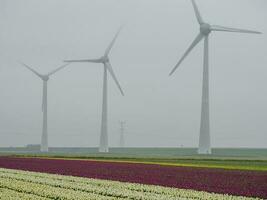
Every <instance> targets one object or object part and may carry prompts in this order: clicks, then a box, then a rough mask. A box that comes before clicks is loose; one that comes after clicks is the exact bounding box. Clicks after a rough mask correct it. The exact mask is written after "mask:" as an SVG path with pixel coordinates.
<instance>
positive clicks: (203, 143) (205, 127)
mask: <svg viewBox="0 0 267 200" xmlns="http://www.w3.org/2000/svg"><path fill="white" fill-rule="evenodd" d="M191 1H192V4H193V7H194V11H195V15H196V18H197V21H198V23H199V25H200V32H199V34H198V35H197V37H196V38H195V39H194V41H193V43H192V44H191V45H190V47H189V48H188V49H187V50H186V52H185V53H184V54H183V56H182V58H181V59H180V60H179V62H178V63H177V65H176V66H175V67H174V68H173V70H172V71H171V73H170V75H172V74H173V73H174V71H175V70H176V69H177V68H178V67H179V65H180V64H181V63H182V62H183V60H184V59H185V58H186V57H187V55H188V54H189V53H190V52H191V50H192V49H193V48H194V47H195V46H196V45H197V44H198V43H199V42H200V41H201V40H202V39H204V68H203V83H202V84H203V85H202V106H201V122H200V135H199V148H198V153H199V154H211V147H210V120H209V34H210V33H211V32H213V31H224V32H237V33H254V34H260V32H258V31H250V30H244V29H236V28H229V27H224V26H218V25H210V24H208V23H206V22H204V21H203V19H202V17H201V15H200V12H199V10H198V7H197V5H196V3H195V0H191Z"/></svg>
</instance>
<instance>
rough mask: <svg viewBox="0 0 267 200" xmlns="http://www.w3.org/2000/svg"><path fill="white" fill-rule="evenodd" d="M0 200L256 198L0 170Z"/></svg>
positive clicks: (206, 199) (224, 199) (246, 199)
mask: <svg viewBox="0 0 267 200" xmlns="http://www.w3.org/2000/svg"><path fill="white" fill-rule="evenodd" d="M0 199H3V200H13V199H22V200H26V199H27V200H42V199H44V200H45V199H57V200H61V199H62V200H83V199H84V200H88V199H90V200H94V199H95V200H101V199H103V200H104V199H107V200H108V199H132V200H150V199H151V200H152V199H154V200H167V199H168V200H188V199H196V200H208V199H213V200H228V199H229V200H233V199H235V200H249V199H256V198H248V197H237V196H230V195H223V194H214V193H208V192H199V191H194V190H185V189H175V188H167V187H161V186H152V185H142V184H133V183H122V182H118V181H107V180H98V179H88V178H80V177H72V176H63V175H52V174H46V173H37V172H28V171H21V170H10V169H3V168H0Z"/></svg>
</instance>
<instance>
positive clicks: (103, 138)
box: [65, 27, 124, 152]
mask: <svg viewBox="0 0 267 200" xmlns="http://www.w3.org/2000/svg"><path fill="white" fill-rule="evenodd" d="M121 28H122V27H121ZM121 28H120V29H119V30H118V32H117V33H116V35H115V37H114V38H113V40H112V41H111V43H110V44H109V46H108V47H107V49H106V51H105V53H104V55H103V56H102V57H100V58H97V59H85V60H65V62H69V63H73V62H85V63H86V62H87V63H102V64H103V65H104V78H103V102H102V120H101V133H100V143H99V152H108V151H109V149H108V117H107V110H108V105H107V87H108V83H107V71H108V72H109V73H110V75H111V77H112V78H113V80H114V81H115V83H116V85H117V86H118V88H119V90H120V92H121V94H122V95H123V96H124V93H123V90H122V88H121V86H120V84H119V81H118V79H117V78H116V76H115V73H114V71H113V69H112V66H111V64H110V61H109V53H110V50H111V48H112V47H113V45H114V43H115V41H116V39H117V37H118V35H119V33H120V31H121Z"/></svg>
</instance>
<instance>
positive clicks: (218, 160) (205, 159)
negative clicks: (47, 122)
mask: <svg viewBox="0 0 267 200" xmlns="http://www.w3.org/2000/svg"><path fill="white" fill-rule="evenodd" d="M97 150H98V149H97V148H50V152H49V153H41V152H39V151H38V150H37V149H27V148H0V152H1V153H0V155H3V156H4V155H7V156H20V157H21V156H22V157H24V156H26V157H49V158H64V159H90V160H99V161H116V162H137V163H145V164H160V165H170V166H189V167H211V168H223V169H239V170H260V171H267V149H238V148H236V149H222V148H221V149H219V148H218V149H213V150H212V155H198V154H197V149H194V148H110V153H98V152H97Z"/></svg>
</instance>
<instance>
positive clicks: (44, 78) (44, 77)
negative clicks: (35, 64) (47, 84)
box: [41, 75, 49, 81]
mask: <svg viewBox="0 0 267 200" xmlns="http://www.w3.org/2000/svg"><path fill="white" fill-rule="evenodd" d="M41 78H42V80H43V81H48V80H49V76H47V75H41Z"/></svg>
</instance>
